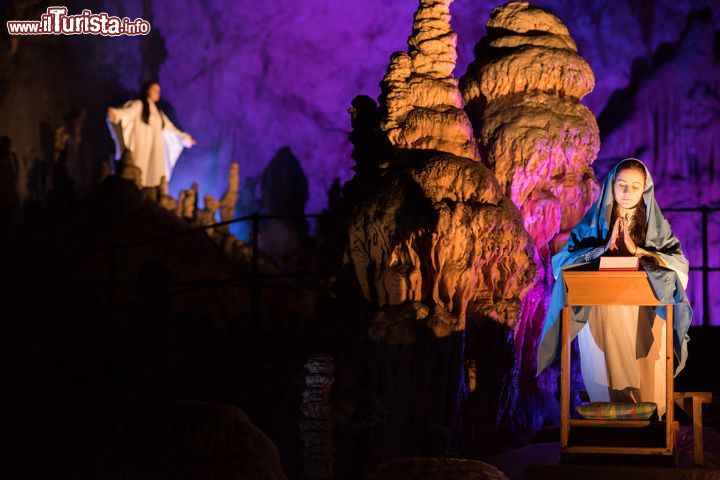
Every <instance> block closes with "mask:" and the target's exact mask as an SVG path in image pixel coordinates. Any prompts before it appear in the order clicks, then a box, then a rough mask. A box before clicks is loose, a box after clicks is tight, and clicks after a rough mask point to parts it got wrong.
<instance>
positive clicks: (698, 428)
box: [673, 392, 712, 467]
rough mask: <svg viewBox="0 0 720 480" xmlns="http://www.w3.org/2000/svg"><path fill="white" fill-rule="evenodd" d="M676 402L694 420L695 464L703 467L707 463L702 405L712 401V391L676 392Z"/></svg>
mask: <svg viewBox="0 0 720 480" xmlns="http://www.w3.org/2000/svg"><path fill="white" fill-rule="evenodd" d="M673 398H674V399H675V403H676V404H677V406H678V407H680V408H681V409H682V410H683V411H684V412H685V413H686V414H687V416H688V417H690V419H691V420H692V422H693V451H694V458H695V465H697V466H698V467H702V466H703V465H704V464H705V459H704V456H703V425H702V405H703V403H710V401H711V400H712V393H710V392H675V396H674V397H673Z"/></svg>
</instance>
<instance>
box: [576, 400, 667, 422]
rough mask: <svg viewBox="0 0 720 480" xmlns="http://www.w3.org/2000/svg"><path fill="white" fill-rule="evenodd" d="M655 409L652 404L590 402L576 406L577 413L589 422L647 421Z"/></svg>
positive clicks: (655, 406) (654, 405)
mask: <svg viewBox="0 0 720 480" xmlns="http://www.w3.org/2000/svg"><path fill="white" fill-rule="evenodd" d="M656 409H657V405H656V404H654V403H653V402H639V403H624V402H590V403H583V404H581V405H578V407H577V412H578V413H579V414H580V416H581V417H583V418H587V419H589V420H647V419H648V418H650V416H651V415H652V414H653V412H654V411H655V410H656Z"/></svg>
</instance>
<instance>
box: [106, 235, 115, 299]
mask: <svg viewBox="0 0 720 480" xmlns="http://www.w3.org/2000/svg"><path fill="white" fill-rule="evenodd" d="M116 257H117V251H116V249H115V245H113V246H112V247H110V265H109V269H108V287H107V309H108V311H111V310H112V308H113V301H114V299H113V297H114V295H115V264H116V262H117V258H116Z"/></svg>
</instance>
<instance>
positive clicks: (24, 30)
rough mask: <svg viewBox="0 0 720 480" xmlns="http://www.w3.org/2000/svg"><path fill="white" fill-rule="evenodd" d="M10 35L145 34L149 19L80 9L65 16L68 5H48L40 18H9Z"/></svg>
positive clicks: (113, 35) (111, 35)
mask: <svg viewBox="0 0 720 480" xmlns="http://www.w3.org/2000/svg"><path fill="white" fill-rule="evenodd" d="M7 29H8V33H9V34H10V35H104V36H110V37H118V36H120V35H147V34H148V33H150V22H148V21H147V20H144V19H142V18H136V19H135V20H130V19H129V18H127V17H125V18H120V17H113V16H110V15H108V14H107V13H92V12H91V11H90V10H87V9H85V10H83V11H82V13H81V14H80V15H68V9H67V7H48V9H47V11H46V13H43V14H42V15H40V20H9V21H8V22H7Z"/></svg>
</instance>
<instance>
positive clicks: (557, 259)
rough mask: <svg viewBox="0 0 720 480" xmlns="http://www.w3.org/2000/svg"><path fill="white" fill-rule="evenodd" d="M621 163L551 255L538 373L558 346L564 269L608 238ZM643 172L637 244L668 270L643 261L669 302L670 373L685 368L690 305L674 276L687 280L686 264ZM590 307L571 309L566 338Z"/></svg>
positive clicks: (573, 333)
mask: <svg viewBox="0 0 720 480" xmlns="http://www.w3.org/2000/svg"><path fill="white" fill-rule="evenodd" d="M625 160H630V159H625ZM625 160H623V161H625ZM633 160H634V159H633ZM620 163H622V162H620ZM620 163H618V164H617V165H615V167H614V168H613V169H612V170H611V171H610V172H609V173H608V175H607V177H606V178H605V182H604V183H603V186H602V190H601V191H600V196H599V197H598V199H597V201H596V202H595V203H594V204H593V205H592V207H590V210H588V211H587V213H586V214H585V216H584V217H583V219H582V220H581V221H580V223H579V224H578V225H577V226H576V227H575V228H574V229H573V230H572V232H571V233H570V238H569V239H568V242H567V244H566V245H565V247H563V249H562V250H561V251H559V252H558V253H557V254H555V255H554V256H553V258H552V268H553V276H554V277H555V286H554V288H553V291H552V296H551V298H550V306H549V307H548V311H547V315H546V316H545V323H544V324H543V330H542V335H541V337H540V344H539V345H538V359H537V360H538V363H537V374H538V375H539V374H540V372H542V371H543V370H544V369H545V368H546V367H547V366H548V365H550V364H551V363H552V361H553V360H554V359H555V357H557V355H558V353H559V350H560V323H561V322H560V321H559V315H560V312H561V311H562V309H563V308H564V307H566V306H567V292H566V291H565V282H564V281H563V278H562V271H563V269H565V268H568V267H570V266H577V265H578V264H581V263H584V262H585V260H586V258H585V255H586V254H588V253H589V252H590V251H591V250H593V249H594V248H595V247H598V246H602V245H605V244H606V243H607V242H608V239H609V235H610V218H611V214H612V209H613V204H614V197H613V180H614V178H615V172H616V171H617V168H618V165H620ZM643 166H644V164H643ZM645 175H646V182H645V191H644V192H643V196H642V198H643V201H644V202H645V207H646V210H647V234H646V236H645V244H644V245H640V246H642V247H643V248H644V249H646V250H648V251H650V252H653V253H655V254H657V255H658V256H659V257H661V258H662V259H663V261H664V262H665V264H666V265H668V266H669V267H670V269H668V268H663V267H659V266H646V265H643V268H644V269H645V271H646V272H647V275H648V278H649V280H650V284H651V285H652V289H653V291H654V293H655V296H656V297H657V298H658V299H659V300H660V301H661V302H662V303H664V304H667V305H673V313H674V316H673V318H674V321H673V327H674V329H673V330H674V335H673V345H674V350H675V356H676V360H677V368H676V369H675V375H677V374H678V373H680V371H681V370H682V369H683V368H684V367H685V361H686V359H687V342H688V340H689V337H688V335H687V331H688V328H689V327H690V323H691V322H692V308H691V307H690V303H689V302H688V299H687V296H686V295H685V289H684V288H683V285H682V283H681V281H680V278H679V277H678V272H679V273H681V274H682V275H683V276H684V277H685V278H686V279H687V275H688V271H689V265H688V261H687V259H686V258H685V255H684V254H683V252H682V249H681V247H680V242H679V241H678V239H677V237H675V235H674V234H673V233H672V230H671V229H670V224H669V223H668V221H667V220H666V219H665V217H664V216H663V214H662V212H661V211H660V207H659V206H658V204H657V202H656V201H655V194H654V188H655V187H654V184H653V181H652V177H651V176H650V172H649V171H648V169H647V167H645ZM590 308H592V307H589V306H584V307H574V308H573V309H572V310H573V311H572V315H571V322H570V329H571V332H570V338H571V339H573V338H575V336H576V335H577V334H578V333H579V332H580V329H582V327H583V326H585V323H586V322H587V319H588V315H589V313H590ZM655 310H656V313H657V314H658V315H659V316H660V317H661V318H665V312H666V307H665V306H657V307H655Z"/></svg>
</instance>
